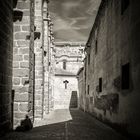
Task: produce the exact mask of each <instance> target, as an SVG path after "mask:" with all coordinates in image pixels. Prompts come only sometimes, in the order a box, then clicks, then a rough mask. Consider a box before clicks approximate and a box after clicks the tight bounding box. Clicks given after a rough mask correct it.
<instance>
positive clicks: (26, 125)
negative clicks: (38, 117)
mask: <svg viewBox="0 0 140 140" xmlns="http://www.w3.org/2000/svg"><path fill="white" fill-rule="evenodd" d="M32 128H33V124H32V122H31V119H30V118H29V117H28V115H26V118H25V119H24V120H22V121H21V123H20V126H18V127H17V128H16V131H29V130H31V129H32Z"/></svg>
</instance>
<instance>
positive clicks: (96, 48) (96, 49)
mask: <svg viewBox="0 0 140 140" xmlns="http://www.w3.org/2000/svg"><path fill="white" fill-rule="evenodd" d="M97 51H98V42H97V40H96V41H95V54H97Z"/></svg>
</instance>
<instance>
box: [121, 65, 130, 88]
mask: <svg viewBox="0 0 140 140" xmlns="http://www.w3.org/2000/svg"><path fill="white" fill-rule="evenodd" d="M129 73H130V64H129V63H127V64H125V65H122V78H121V79H122V80H121V83H122V84H121V87H122V89H124V90H125V89H129V86H130V82H129V81H130V74H129Z"/></svg>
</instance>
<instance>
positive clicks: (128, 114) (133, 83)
mask: <svg viewBox="0 0 140 140" xmlns="http://www.w3.org/2000/svg"><path fill="white" fill-rule="evenodd" d="M139 4H140V2H139V1H138V0H135V1H133V0H104V1H102V2H101V5H100V7H99V11H98V14H97V16H96V20H95V23H94V25H93V28H92V31H91V33H90V36H89V39H88V42H87V45H86V48H85V51H86V58H85V61H84V68H83V69H82V70H81V71H80V72H79V73H78V75H79V91H80V95H79V96H80V107H81V108H82V109H83V110H85V111H87V112H89V113H91V114H92V115H94V116H95V117H97V118H98V119H100V120H102V121H104V122H106V123H109V124H110V125H113V126H115V127H116V126H117V127H118V128H119V130H122V131H125V132H127V133H129V134H132V135H135V136H139V130H140V127H139V124H140V111H139V109H138V106H139V100H140V94H139V92H140V86H139V82H140V63H139V60H140V48H139V45H140V41H139V39H138V38H139V30H140V18H139V15H140V9H139V6H138V5H139ZM83 85H84V88H83Z"/></svg>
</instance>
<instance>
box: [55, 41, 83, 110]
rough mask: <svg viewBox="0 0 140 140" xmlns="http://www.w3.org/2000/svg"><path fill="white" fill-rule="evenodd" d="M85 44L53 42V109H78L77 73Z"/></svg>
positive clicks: (81, 61)
mask: <svg viewBox="0 0 140 140" xmlns="http://www.w3.org/2000/svg"><path fill="white" fill-rule="evenodd" d="M84 47H85V43H80V42H79V43H78V42H70V43H69V42H55V62H56V64H55V80H54V96H53V97H54V109H68V108H77V107H78V94H79V93H78V82H77V76H76V75H77V72H78V70H79V68H81V67H82V65H83V58H82V55H83V52H84V51H83V50H84Z"/></svg>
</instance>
